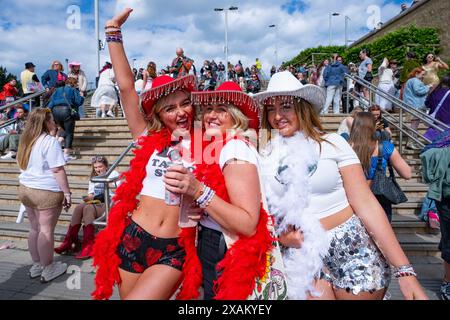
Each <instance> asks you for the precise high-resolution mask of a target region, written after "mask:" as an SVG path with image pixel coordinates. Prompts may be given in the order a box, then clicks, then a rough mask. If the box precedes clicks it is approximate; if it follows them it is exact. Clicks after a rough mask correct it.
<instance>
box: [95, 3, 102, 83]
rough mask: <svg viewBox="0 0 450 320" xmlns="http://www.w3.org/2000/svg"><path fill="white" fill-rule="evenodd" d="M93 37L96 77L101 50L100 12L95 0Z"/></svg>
mask: <svg viewBox="0 0 450 320" xmlns="http://www.w3.org/2000/svg"><path fill="white" fill-rule="evenodd" d="M94 7H95V10H94V11H95V13H94V15H95V37H96V50H97V76H99V74H100V50H102V44H101V42H100V27H99V24H100V13H99V12H100V11H99V2H98V0H95V2H94Z"/></svg>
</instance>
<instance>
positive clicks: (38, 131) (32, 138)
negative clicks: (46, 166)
mask: <svg viewBox="0 0 450 320" xmlns="http://www.w3.org/2000/svg"><path fill="white" fill-rule="evenodd" d="M51 119H52V112H51V111H50V109H41V108H36V109H34V110H33V111H31V113H30V114H29V115H28V117H27V122H26V124H25V128H24V130H23V133H22V134H21V136H20V142H19V148H18V151H17V163H18V164H19V167H20V169H22V170H26V169H27V167H28V161H29V160H30V154H31V151H32V149H33V146H34V144H35V143H36V140H37V139H38V138H39V137H40V136H41V135H42V134H43V133H46V134H50V130H49V128H48V126H47V123H48V121H50V120H51Z"/></svg>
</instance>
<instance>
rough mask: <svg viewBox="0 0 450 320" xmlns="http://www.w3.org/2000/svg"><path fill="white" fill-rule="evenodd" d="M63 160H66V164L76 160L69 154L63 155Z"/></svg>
mask: <svg viewBox="0 0 450 320" xmlns="http://www.w3.org/2000/svg"><path fill="white" fill-rule="evenodd" d="M64 160H66V162H70V161H74V160H77V158H76V157H75V156H72V155H70V154H65V155H64Z"/></svg>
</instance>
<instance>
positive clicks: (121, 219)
mask: <svg viewBox="0 0 450 320" xmlns="http://www.w3.org/2000/svg"><path fill="white" fill-rule="evenodd" d="M170 138H171V134H170V133H169V131H167V130H162V131H160V132H158V133H155V134H153V135H151V136H147V137H141V138H140V139H139V143H138V145H139V146H140V149H139V148H138V149H136V150H134V154H135V158H134V159H133V160H132V161H131V163H130V170H129V171H128V172H126V173H124V174H123V176H124V177H125V181H124V182H123V183H122V184H121V185H120V186H119V188H117V190H116V195H115V197H114V198H113V200H114V202H115V204H114V206H113V207H112V208H111V211H110V213H109V217H108V223H107V226H106V228H105V229H104V230H102V231H101V232H99V234H98V235H97V237H96V240H95V243H94V250H93V266H94V267H97V272H96V275H95V286H96V288H95V291H94V292H93V293H92V297H93V298H94V299H96V300H103V299H109V298H110V297H111V295H112V293H113V287H114V285H115V284H120V283H121V279H120V275H119V265H120V262H121V261H120V258H119V256H118V255H117V247H118V245H119V243H120V239H121V236H122V234H123V231H124V230H125V222H126V218H127V217H128V215H129V214H130V213H132V212H133V211H134V210H135V209H136V208H137V205H138V200H137V199H136V197H137V196H138V194H139V192H141V190H142V182H143V180H144V179H145V176H146V170H145V168H146V166H147V163H148V161H149V159H150V157H151V156H152V154H153V153H154V152H155V150H158V151H162V150H163V149H164V148H166V147H167V146H169V145H170V142H171V139H170Z"/></svg>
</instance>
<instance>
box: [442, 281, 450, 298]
mask: <svg viewBox="0 0 450 320" xmlns="http://www.w3.org/2000/svg"><path fill="white" fill-rule="evenodd" d="M441 299H442V300H450V282H446V281H444V282H442V284H441Z"/></svg>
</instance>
